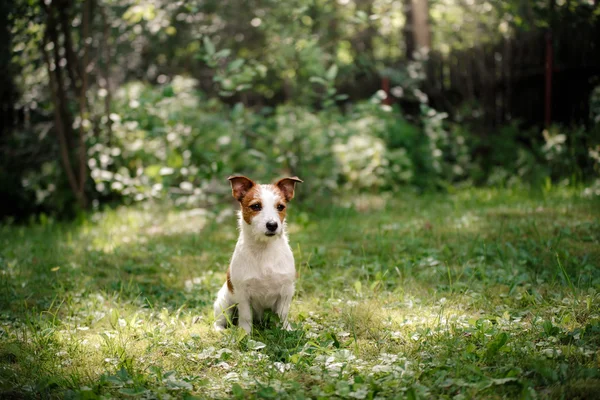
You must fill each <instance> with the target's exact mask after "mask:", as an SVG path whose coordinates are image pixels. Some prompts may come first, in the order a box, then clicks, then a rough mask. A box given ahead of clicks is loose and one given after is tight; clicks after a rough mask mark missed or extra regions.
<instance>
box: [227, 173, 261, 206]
mask: <svg viewBox="0 0 600 400" xmlns="http://www.w3.org/2000/svg"><path fill="white" fill-rule="evenodd" d="M227 179H229V182H231V194H233V197H235V199H236V200H237V201H239V202H241V201H242V199H243V198H244V196H246V193H248V191H249V190H250V189H252V187H253V186H254V185H256V184H255V183H254V181H252V179H250V178H246V177H245V176H242V175H236V176H230V177H229V178H227Z"/></svg>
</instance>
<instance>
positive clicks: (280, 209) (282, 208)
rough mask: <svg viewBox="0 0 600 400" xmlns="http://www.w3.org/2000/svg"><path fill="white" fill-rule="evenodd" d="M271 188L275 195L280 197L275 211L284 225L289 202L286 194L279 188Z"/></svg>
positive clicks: (273, 186)
mask: <svg viewBox="0 0 600 400" xmlns="http://www.w3.org/2000/svg"><path fill="white" fill-rule="evenodd" d="M269 188H270V189H271V190H272V191H273V192H274V193H276V194H277V195H278V197H279V201H278V202H277V204H276V205H275V209H276V210H277V214H278V215H279V220H280V221H281V223H283V221H284V220H285V216H286V213H287V203H288V200H286V197H285V194H284V193H283V192H282V191H281V189H280V188H279V186H277V185H269Z"/></svg>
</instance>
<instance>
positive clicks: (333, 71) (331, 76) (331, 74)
mask: <svg viewBox="0 0 600 400" xmlns="http://www.w3.org/2000/svg"><path fill="white" fill-rule="evenodd" d="M337 73H338V66H337V65H336V64H333V65H332V66H331V67H329V69H328V70H327V72H326V73H325V77H326V78H327V80H329V81H333V80H335V77H336V76H337Z"/></svg>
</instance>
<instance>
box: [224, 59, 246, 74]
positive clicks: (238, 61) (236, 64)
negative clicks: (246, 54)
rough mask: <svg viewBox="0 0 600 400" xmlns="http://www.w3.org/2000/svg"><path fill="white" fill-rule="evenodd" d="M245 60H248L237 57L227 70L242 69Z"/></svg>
mask: <svg viewBox="0 0 600 400" xmlns="http://www.w3.org/2000/svg"><path fill="white" fill-rule="evenodd" d="M245 62H246V60H244V59H243V58H238V59H235V60H233V61H232V62H230V63H229V65H228V66H227V70H228V71H235V70H237V69H240V68H241V67H242V66H243V65H244V63H245Z"/></svg>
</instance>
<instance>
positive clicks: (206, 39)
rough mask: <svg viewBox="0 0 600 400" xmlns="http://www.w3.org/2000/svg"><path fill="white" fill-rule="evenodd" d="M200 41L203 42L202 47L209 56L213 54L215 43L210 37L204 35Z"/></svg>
mask: <svg viewBox="0 0 600 400" xmlns="http://www.w3.org/2000/svg"><path fill="white" fill-rule="evenodd" d="M202 42H203V43H204V49H205V50H206V53H207V54H208V55H210V56H213V55H214V54H215V45H214V44H213V42H212V41H211V40H210V38H209V37H208V36H204V37H203V38H202Z"/></svg>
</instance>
